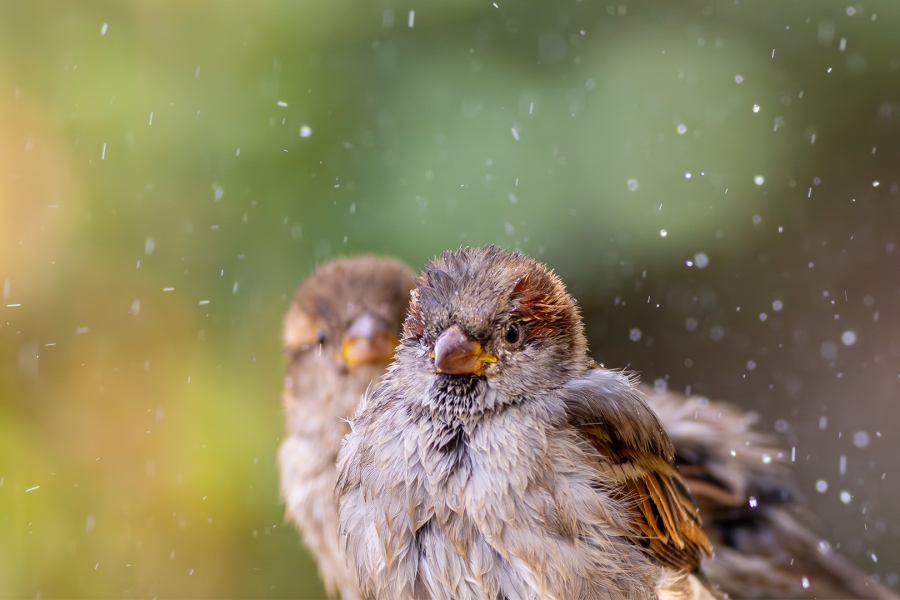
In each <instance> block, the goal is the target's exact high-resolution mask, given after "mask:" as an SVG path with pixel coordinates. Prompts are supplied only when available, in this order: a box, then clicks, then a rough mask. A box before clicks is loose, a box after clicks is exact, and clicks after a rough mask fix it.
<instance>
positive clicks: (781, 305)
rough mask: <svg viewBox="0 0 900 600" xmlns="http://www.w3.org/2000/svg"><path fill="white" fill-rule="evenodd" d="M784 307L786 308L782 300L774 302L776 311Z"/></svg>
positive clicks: (773, 305) (773, 307)
mask: <svg viewBox="0 0 900 600" xmlns="http://www.w3.org/2000/svg"><path fill="white" fill-rule="evenodd" d="M782 308H784V304H782V303H781V300H775V301H774V302H772V310H774V311H775V312H779V311H780V310H781V309H782Z"/></svg>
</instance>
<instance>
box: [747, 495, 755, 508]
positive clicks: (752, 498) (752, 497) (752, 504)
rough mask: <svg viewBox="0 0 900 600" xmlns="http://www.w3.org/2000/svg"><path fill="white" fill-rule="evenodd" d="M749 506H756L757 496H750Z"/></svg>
mask: <svg viewBox="0 0 900 600" xmlns="http://www.w3.org/2000/svg"><path fill="white" fill-rule="evenodd" d="M747 506H749V507H750V508H756V497H755V496H750V497H749V498H748V499H747Z"/></svg>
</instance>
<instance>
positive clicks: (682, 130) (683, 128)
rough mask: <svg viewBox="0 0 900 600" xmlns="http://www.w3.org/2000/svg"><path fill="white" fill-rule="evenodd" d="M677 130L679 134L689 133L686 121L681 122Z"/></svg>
mask: <svg viewBox="0 0 900 600" xmlns="http://www.w3.org/2000/svg"><path fill="white" fill-rule="evenodd" d="M675 131H677V132H678V135H684V134H685V133H687V126H686V125H685V124H684V123H681V124H680V125H679V126H678V127H676V128H675Z"/></svg>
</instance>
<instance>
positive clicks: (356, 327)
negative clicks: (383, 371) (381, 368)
mask: <svg viewBox="0 0 900 600" xmlns="http://www.w3.org/2000/svg"><path fill="white" fill-rule="evenodd" d="M396 345H397V340H396V339H395V338H394V336H392V335H391V334H390V332H389V331H388V330H387V328H386V327H385V325H384V323H382V322H381V321H379V320H378V319H375V318H373V317H372V316H371V315H370V314H369V313H363V314H361V315H360V316H358V317H357V318H356V320H355V321H353V323H352V324H351V325H350V328H349V329H347V333H345V334H344V339H343V340H342V341H341V354H340V356H341V359H342V360H343V361H344V363H346V365H347V366H348V367H350V368H353V367H355V366H357V365H362V364H365V363H386V362H390V360H391V358H392V357H393V356H394V347H395V346H396Z"/></svg>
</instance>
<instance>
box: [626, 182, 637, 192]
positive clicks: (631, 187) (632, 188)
mask: <svg viewBox="0 0 900 600" xmlns="http://www.w3.org/2000/svg"><path fill="white" fill-rule="evenodd" d="M636 189H638V180H637V179H629V180H628V191H629V192H633V191H635V190H636Z"/></svg>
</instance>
